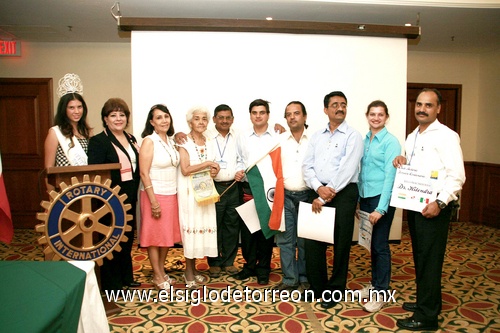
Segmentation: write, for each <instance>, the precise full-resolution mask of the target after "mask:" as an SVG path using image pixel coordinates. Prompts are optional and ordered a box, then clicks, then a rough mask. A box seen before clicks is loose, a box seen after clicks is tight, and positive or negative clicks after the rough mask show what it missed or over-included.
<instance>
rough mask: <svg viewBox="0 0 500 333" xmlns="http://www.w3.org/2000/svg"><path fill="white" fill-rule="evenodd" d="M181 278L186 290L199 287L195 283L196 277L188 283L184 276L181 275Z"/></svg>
mask: <svg viewBox="0 0 500 333" xmlns="http://www.w3.org/2000/svg"><path fill="white" fill-rule="evenodd" d="M182 276H184V281H185V282H186V288H188V289H196V288H199V287H200V286H198V284H197V283H196V281H195V280H196V276H195V280H192V281H189V280H188V279H187V277H186V274H183V275H182Z"/></svg>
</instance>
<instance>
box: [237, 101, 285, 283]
mask: <svg viewBox="0 0 500 333" xmlns="http://www.w3.org/2000/svg"><path fill="white" fill-rule="evenodd" d="M249 113H250V120H251V122H252V124H253V127H252V129H251V130H248V131H246V132H243V133H241V134H240V135H239V136H238V152H239V154H240V156H241V158H242V160H243V164H244V166H245V168H248V167H249V166H252V165H254V164H255V163H256V162H257V161H258V160H259V159H260V158H262V157H263V156H264V155H265V154H266V153H267V152H269V151H270V150H271V149H272V148H273V147H275V146H276V145H277V144H278V142H279V135H278V133H277V132H276V131H274V130H273V129H272V128H270V127H269V124H268V121H269V113H270V111H269V102H268V101H266V100H263V99H256V100H254V101H253V102H252V103H250V107H249ZM236 174H237V175H238V174H241V176H242V177H244V170H242V171H239V172H237V173H236ZM244 180H245V181H243V182H241V185H242V189H243V201H244V202H247V201H249V200H251V199H252V198H253V196H252V192H251V189H250V185H249V184H248V182H247V181H246V178H245V179H244ZM273 246H274V237H270V238H268V239H266V237H265V236H264V234H263V233H262V231H261V230H258V231H256V232H255V233H253V234H252V233H250V230H249V229H248V227H247V226H246V225H245V224H244V223H241V253H242V255H243V258H244V259H245V261H246V262H245V265H244V266H243V269H242V270H241V271H240V272H239V273H238V274H236V275H234V277H235V278H236V279H238V280H246V279H248V278H249V277H251V276H257V282H258V283H259V284H260V285H266V284H268V283H269V274H270V272H271V257H272V254H273Z"/></svg>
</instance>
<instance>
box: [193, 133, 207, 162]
mask: <svg viewBox="0 0 500 333" xmlns="http://www.w3.org/2000/svg"><path fill="white" fill-rule="evenodd" d="M191 139H193V143H194V149H196V154H198V159H199V160H200V162H204V161H206V160H207V142H206V140H203V147H202V146H198V145H197V144H196V140H195V139H194V136H193V135H192V134H191ZM198 147H201V148H198Z"/></svg>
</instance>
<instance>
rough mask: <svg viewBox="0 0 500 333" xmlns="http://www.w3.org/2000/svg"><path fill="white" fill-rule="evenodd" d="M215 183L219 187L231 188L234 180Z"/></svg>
mask: <svg viewBox="0 0 500 333" xmlns="http://www.w3.org/2000/svg"><path fill="white" fill-rule="evenodd" d="M214 183H215V184H217V185H222V186H229V185H231V184H232V183H234V180H228V181H227V182H217V181H215V180H214Z"/></svg>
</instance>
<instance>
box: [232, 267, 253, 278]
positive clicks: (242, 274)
mask: <svg viewBox="0 0 500 333" xmlns="http://www.w3.org/2000/svg"><path fill="white" fill-rule="evenodd" d="M253 275H254V274H252V272H250V271H249V270H246V269H242V270H241V271H240V272H239V273H236V274H234V275H233V277H234V278H235V279H236V280H246V279H248V278H249V277H251V276H253Z"/></svg>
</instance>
